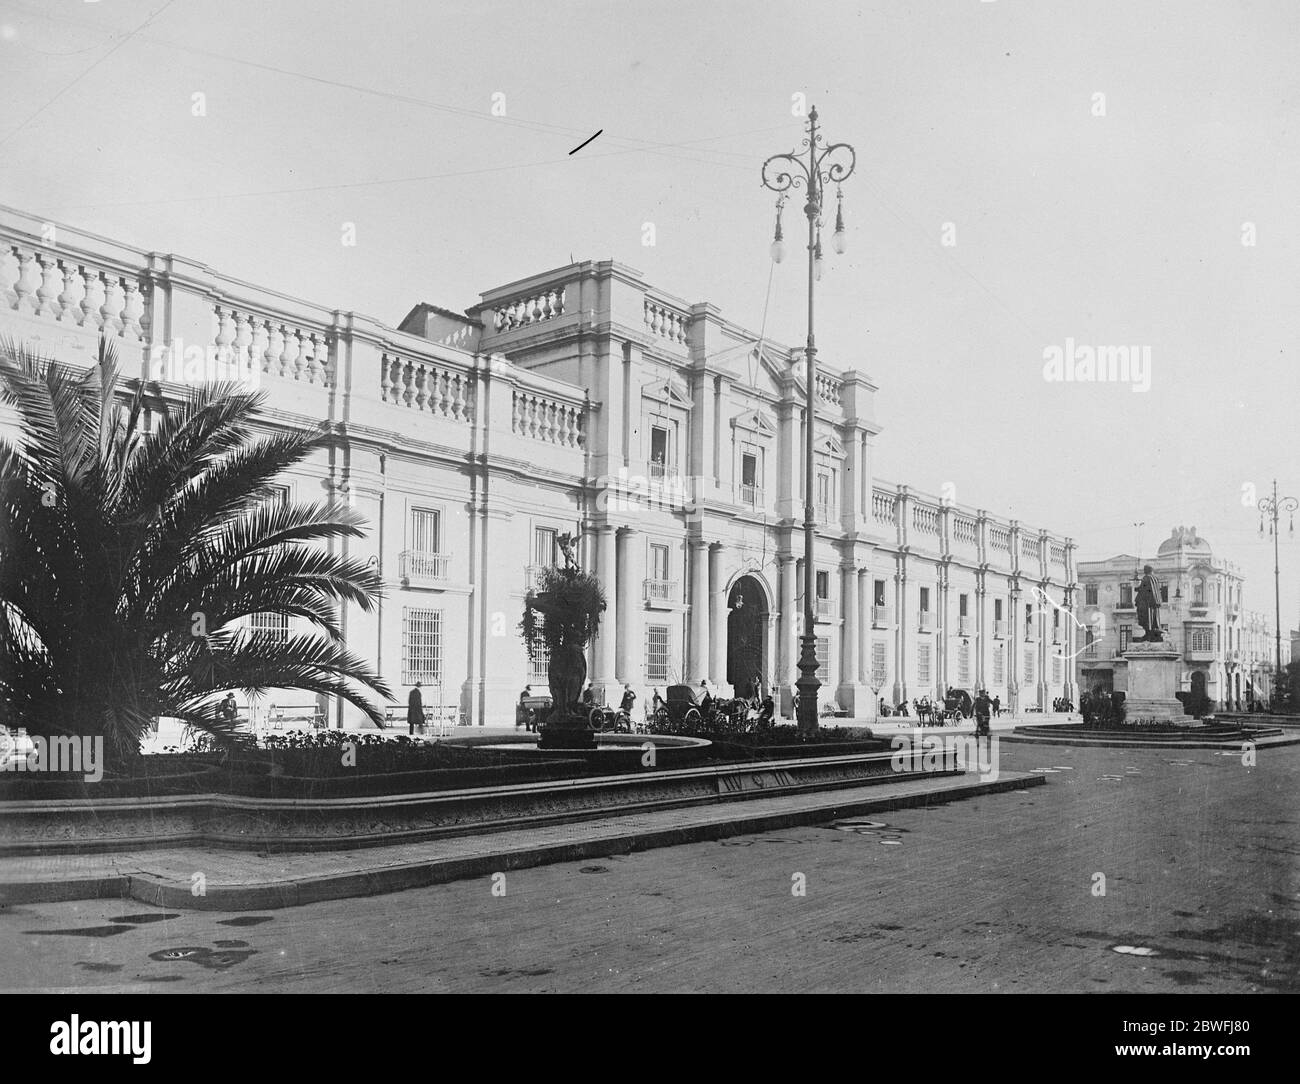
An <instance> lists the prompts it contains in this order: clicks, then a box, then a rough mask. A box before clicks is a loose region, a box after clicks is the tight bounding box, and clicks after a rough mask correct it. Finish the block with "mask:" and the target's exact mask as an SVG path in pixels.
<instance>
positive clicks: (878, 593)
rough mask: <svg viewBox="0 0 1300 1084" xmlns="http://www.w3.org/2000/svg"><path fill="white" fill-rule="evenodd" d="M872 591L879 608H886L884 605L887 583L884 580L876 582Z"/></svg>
mask: <svg viewBox="0 0 1300 1084" xmlns="http://www.w3.org/2000/svg"><path fill="white" fill-rule="evenodd" d="M872 590H873V592H874V597H875V600H876V602H875V604H876V605H877V606H884V604H885V581H884V580H876V581H875V582H874V583H873V584H872Z"/></svg>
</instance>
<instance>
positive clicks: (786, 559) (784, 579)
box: [776, 554, 799, 713]
mask: <svg viewBox="0 0 1300 1084" xmlns="http://www.w3.org/2000/svg"><path fill="white" fill-rule="evenodd" d="M778 561H779V562H780V566H781V617H780V626H779V630H778V633H777V666H776V682H777V685H779V686H780V690H781V711H782V712H783V713H784V712H786V711H788V709H789V706H790V704H791V703H792V699H791V698H792V693H791V689H792V688H793V686H794V682H795V678H796V676H797V674H796V672H795V664H796V663H797V662H798V661H799V615H798V614H797V613H796V606H797V605H798V604H797V603H796V602H795V595H796V592H795V577H796V576H797V575H798V562H797V561H796V560H795V559H794V557H793V555H791V554H786V555H784V556H782V557H779V558H778Z"/></svg>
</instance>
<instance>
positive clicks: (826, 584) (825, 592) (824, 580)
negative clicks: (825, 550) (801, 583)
mask: <svg viewBox="0 0 1300 1084" xmlns="http://www.w3.org/2000/svg"><path fill="white" fill-rule="evenodd" d="M817 597H818V598H820V599H828V598H830V597H831V574H830V573H829V572H818V573H817Z"/></svg>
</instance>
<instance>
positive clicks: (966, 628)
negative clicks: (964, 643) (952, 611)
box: [957, 617, 973, 636]
mask: <svg viewBox="0 0 1300 1084" xmlns="http://www.w3.org/2000/svg"><path fill="white" fill-rule="evenodd" d="M972 624H973V622H972V621H971V619H970V618H969V617H958V618H957V635H958V636H970V635H971V627H972Z"/></svg>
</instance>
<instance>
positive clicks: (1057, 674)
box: [1052, 655, 1061, 685]
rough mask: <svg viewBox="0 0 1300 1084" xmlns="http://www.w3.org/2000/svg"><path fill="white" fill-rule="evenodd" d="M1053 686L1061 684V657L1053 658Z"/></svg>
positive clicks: (1054, 656)
mask: <svg viewBox="0 0 1300 1084" xmlns="http://www.w3.org/2000/svg"><path fill="white" fill-rule="evenodd" d="M1052 684H1053V685H1059V684H1061V656H1060V655H1053V656H1052Z"/></svg>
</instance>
